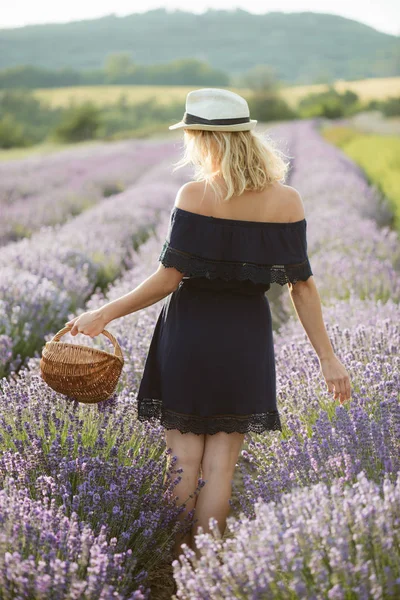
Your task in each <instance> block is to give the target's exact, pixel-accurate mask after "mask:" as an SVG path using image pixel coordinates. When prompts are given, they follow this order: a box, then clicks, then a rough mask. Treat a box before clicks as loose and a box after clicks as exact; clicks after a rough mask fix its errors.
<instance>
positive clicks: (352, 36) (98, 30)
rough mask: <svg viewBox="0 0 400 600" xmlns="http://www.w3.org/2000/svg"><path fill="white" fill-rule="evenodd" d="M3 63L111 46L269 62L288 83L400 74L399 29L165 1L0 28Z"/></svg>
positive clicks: (141, 59)
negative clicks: (200, 9) (122, 12)
mask: <svg viewBox="0 0 400 600" xmlns="http://www.w3.org/2000/svg"><path fill="white" fill-rule="evenodd" d="M0 50H1V51H0V69H4V68H6V67H13V66H17V65H27V64H30V65H34V66H40V67H45V68H49V69H59V68H67V67H70V68H73V69H81V70H89V69H98V68H101V67H102V66H103V64H104V61H105V59H106V57H107V56H108V55H110V54H112V53H117V52H129V53H131V56H132V58H133V60H134V61H135V62H136V63H138V64H141V65H154V64H157V63H166V62H170V61H172V60H175V59H179V58H189V57H191V58H197V59H200V60H203V61H207V62H208V63H209V64H210V65H211V66H212V67H214V68H218V69H222V70H224V71H226V72H227V73H229V74H230V75H238V74H241V73H243V72H245V71H246V70H248V69H250V68H251V67H253V66H254V65H256V64H269V65H271V66H273V67H274V68H275V69H276V73H277V76H278V77H279V78H280V79H281V80H283V81H286V82H288V83H299V84H300V83H304V84H307V83H312V82H317V81H330V80H334V79H363V78H368V77H384V76H386V77H389V76H395V75H398V74H400V73H399V72H400V43H399V38H398V37H396V36H392V35H388V34H386V33H382V32H379V31H377V30H375V29H373V28H372V27H369V26H367V25H364V24H361V23H359V22H357V21H354V20H351V19H346V18H344V17H340V16H336V15H331V14H324V13H313V12H298V13H282V12H269V13H265V14H263V15H256V14H253V13H249V12H247V11H245V10H242V9H236V10H230V11H226V10H214V9H210V10H208V11H207V12H205V13H203V14H200V15H196V14H193V13H190V12H185V11H181V10H175V11H167V10H166V9H164V8H160V9H156V10H151V11H148V12H145V13H134V14H131V15H128V16H125V17H118V16H116V15H114V14H111V15H107V16H105V17H103V18H100V19H93V20H85V21H76V22H70V23H65V24H45V25H29V26H25V27H19V28H16V29H1V30H0Z"/></svg>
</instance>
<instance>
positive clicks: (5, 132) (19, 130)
mask: <svg viewBox="0 0 400 600" xmlns="http://www.w3.org/2000/svg"><path fill="white" fill-rule="evenodd" d="M33 143H34V142H33V140H32V139H31V138H30V137H29V136H28V135H26V133H25V131H24V127H23V125H22V124H21V123H18V122H17V121H16V120H15V119H14V117H13V116H12V115H10V114H9V113H6V114H5V115H4V116H3V118H2V119H1V120H0V148H4V149H8V148H15V147H25V146H30V145H31V144H33Z"/></svg>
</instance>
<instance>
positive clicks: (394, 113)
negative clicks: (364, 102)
mask: <svg viewBox="0 0 400 600" xmlns="http://www.w3.org/2000/svg"><path fill="white" fill-rule="evenodd" d="M380 110H381V111H382V113H383V114H384V115H385V117H399V116H400V96H397V97H393V98H387V99H386V100H385V101H384V102H381V105H380Z"/></svg>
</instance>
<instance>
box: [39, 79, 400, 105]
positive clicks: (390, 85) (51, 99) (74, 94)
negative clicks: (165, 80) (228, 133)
mask: <svg viewBox="0 0 400 600" xmlns="http://www.w3.org/2000/svg"><path fill="white" fill-rule="evenodd" d="M199 87H200V86H199ZM334 87H335V89H336V90H337V91H338V92H343V91H345V90H351V91H353V92H355V93H356V94H358V95H359V96H360V100H361V101H366V102H368V101H369V100H374V99H376V100H384V99H385V98H388V97H390V96H398V95H400V77H385V78H374V79H363V80H359V81H340V80H339V81H337V82H336V83H335V84H334ZM195 88H196V86H162V85H160V86H158V85H109V86H87V87H68V88H53V89H37V90H35V92H34V94H35V95H36V96H37V97H38V98H41V99H42V100H44V101H45V102H47V103H48V104H50V105H51V106H53V107H57V106H68V104H69V102H70V101H71V100H74V101H75V102H76V103H78V104H80V103H82V102H84V101H86V100H92V101H93V102H94V103H96V104H98V105H100V106H104V105H105V104H114V103H115V102H117V101H118V99H119V97H120V96H121V94H124V95H125V96H126V101H127V102H128V103H135V102H143V101H145V100H147V99H149V98H151V97H154V96H156V97H157V100H158V102H159V103H160V104H169V103H170V102H171V101H176V100H178V101H181V102H182V103H184V101H185V98H186V95H187V93H188V92H190V91H191V90H193V89H195ZM229 89H230V90H232V91H233V92H237V93H238V94H241V95H243V96H246V95H247V94H250V93H251V90H249V89H243V88H235V87H229ZM324 89H326V85H325V84H315V85H300V86H290V87H284V88H282V96H283V97H284V99H285V100H286V101H287V102H288V103H289V104H290V105H291V106H292V107H295V106H297V103H298V102H299V100H300V99H301V98H303V97H304V96H307V94H310V93H314V92H315V93H317V92H321V91H323V90H324Z"/></svg>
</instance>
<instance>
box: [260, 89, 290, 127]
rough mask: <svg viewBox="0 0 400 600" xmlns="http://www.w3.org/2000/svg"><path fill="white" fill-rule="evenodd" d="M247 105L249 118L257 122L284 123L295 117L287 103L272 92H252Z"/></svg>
mask: <svg viewBox="0 0 400 600" xmlns="http://www.w3.org/2000/svg"><path fill="white" fill-rule="evenodd" d="M248 105H249V109H250V114H251V116H252V117H253V118H254V119H258V120H259V121H284V120H289V119H295V118H296V117H297V113H296V112H295V111H294V110H292V109H291V108H290V106H289V105H288V104H287V102H286V101H285V100H284V99H283V98H282V97H281V96H279V95H278V94H276V93H274V92H264V91H261V90H260V91H257V92H254V94H253V95H252V96H251V97H250V98H249V100H248Z"/></svg>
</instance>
